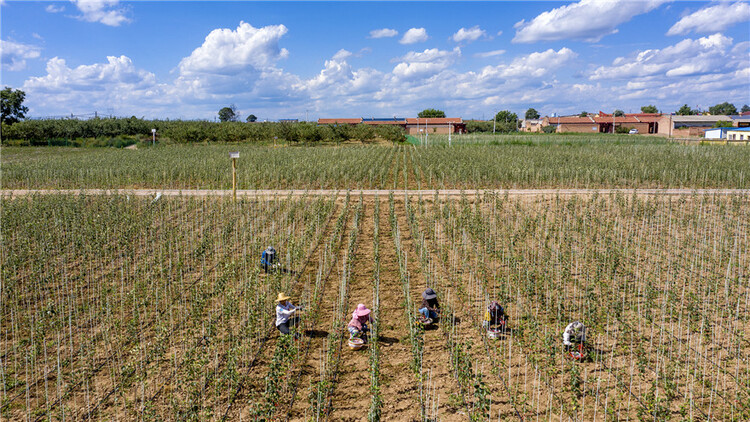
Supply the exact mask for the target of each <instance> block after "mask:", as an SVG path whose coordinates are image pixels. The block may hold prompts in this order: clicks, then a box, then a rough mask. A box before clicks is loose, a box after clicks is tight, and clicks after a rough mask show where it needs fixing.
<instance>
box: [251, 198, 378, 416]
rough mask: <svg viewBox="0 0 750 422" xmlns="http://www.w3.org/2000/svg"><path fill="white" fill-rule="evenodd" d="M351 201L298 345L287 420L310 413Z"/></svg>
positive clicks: (329, 326)
mask: <svg viewBox="0 0 750 422" xmlns="http://www.w3.org/2000/svg"><path fill="white" fill-rule="evenodd" d="M355 201H357V200H356V199H352V203H351V204H350V207H349V208H350V209H349V211H348V215H347V216H346V219H347V223H346V225H345V227H344V230H343V234H342V238H341V242H340V244H339V247H338V249H337V250H336V252H335V253H336V254H337V258H336V260H335V261H334V262H333V264H332V265H333V267H332V269H331V271H330V273H329V275H328V277H327V278H326V280H324V285H323V291H322V297H321V303H320V308H319V317H318V319H317V321H314V325H312V326H311V330H310V334H308V335H306V338H307V342H306V343H305V342H304V341H303V345H302V346H301V347H303V349H302V352H301V353H303V356H302V359H303V360H304V361H303V362H301V366H300V367H299V370H298V371H297V372H296V373H295V374H294V375H293V376H295V377H298V380H297V384H296V391H293V392H292V395H293V397H291V399H292V400H293V403H292V406H291V408H290V409H289V415H288V416H289V420H307V419H308V418H309V417H311V415H310V414H309V413H308V411H309V410H310V400H309V394H310V391H311V386H312V385H313V384H314V383H315V382H317V381H319V380H320V377H321V364H322V363H323V362H325V360H326V352H327V349H328V337H329V336H330V335H331V334H332V333H333V330H335V329H336V328H337V327H333V326H332V323H333V322H334V320H335V313H336V305H337V300H338V291H339V288H340V282H341V278H342V273H341V271H342V265H343V262H344V260H345V257H346V254H347V241H348V239H349V236H350V235H351V233H352V231H353V230H355V229H356V228H355V227H354V222H353V219H354V213H355V212H356V211H355V210H354V208H355V207H356V203H355ZM365 209H366V208H365ZM355 259H356V258H355ZM347 322H348V320H347ZM243 419H244V418H243Z"/></svg>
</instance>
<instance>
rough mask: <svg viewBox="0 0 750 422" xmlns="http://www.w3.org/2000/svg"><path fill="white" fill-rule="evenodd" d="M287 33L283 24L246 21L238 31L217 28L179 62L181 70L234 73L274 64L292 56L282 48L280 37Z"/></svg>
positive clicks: (188, 71)
mask: <svg viewBox="0 0 750 422" xmlns="http://www.w3.org/2000/svg"><path fill="white" fill-rule="evenodd" d="M286 33H287V28H286V26H284V25H269V26H264V27H262V28H255V27H253V26H252V25H250V24H249V23H246V22H240V24H239V26H238V27H237V29H236V30H232V29H229V28H221V29H214V30H213V31H211V32H210V33H209V34H208V35H207V36H206V39H205V40H204V42H203V44H202V45H201V46H200V47H198V48H196V49H195V50H193V52H192V53H191V54H190V56H188V57H185V58H184V59H182V60H181V61H180V64H179V68H180V73H181V74H183V75H186V74H194V73H208V74H220V75H231V74H236V73H239V72H242V71H244V70H248V69H250V68H254V69H264V68H269V67H272V65H273V64H274V63H276V62H277V61H278V60H279V59H282V58H285V57H287V56H288V55H289V52H288V51H287V50H286V49H285V48H279V39H280V38H281V37H282V36H284V34H286Z"/></svg>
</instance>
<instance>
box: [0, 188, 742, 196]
mask: <svg viewBox="0 0 750 422" xmlns="http://www.w3.org/2000/svg"><path fill="white" fill-rule="evenodd" d="M347 192H349V193H350V194H351V196H352V197H356V196H359V195H360V193H361V194H362V195H364V196H376V195H377V196H379V197H381V198H387V197H388V194H389V193H391V192H397V193H398V194H399V195H403V194H407V193H408V194H409V195H410V196H418V195H422V196H423V197H425V198H432V197H434V196H435V195H436V194H437V195H438V196H440V197H450V196H462V195H466V196H475V195H484V194H497V195H509V196H554V195H593V194H600V195H602V194H604V195H606V194H623V195H634V194H635V195H674V196H677V195H748V196H750V189H443V190H440V189H421V190H419V189H408V190H403V189H395V190H387V189H352V190H349V191H347V190H346V189H313V190H305V189H258V190H238V191H237V196H238V197H241V198H256V197H266V196H282V197H283V196H301V195H308V196H321V195H322V196H331V195H334V194H336V195H339V196H345V195H346V194H347ZM60 194H64V195H79V194H83V195H133V196H156V195H157V194H161V195H162V196H231V195H232V191H231V190H221V189H3V190H1V191H0V197H3V198H6V197H8V198H12V197H18V196H32V195H60Z"/></svg>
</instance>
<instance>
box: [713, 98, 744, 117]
mask: <svg viewBox="0 0 750 422" xmlns="http://www.w3.org/2000/svg"><path fill="white" fill-rule="evenodd" d="M708 112H709V113H711V114H714V115H722V114H723V115H725V116H731V115H733V114H737V107H735V106H734V104H730V103H728V102H726V101H724V102H723V103H721V104H716V105H715V106H713V107H709V108H708Z"/></svg>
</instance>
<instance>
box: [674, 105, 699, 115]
mask: <svg viewBox="0 0 750 422" xmlns="http://www.w3.org/2000/svg"><path fill="white" fill-rule="evenodd" d="M677 114H678V115H680V116H692V115H693V114H697V111H695V110H693V109H692V108H690V106H689V105H687V104H685V105H683V106H682V107H680V109H679V110H677Z"/></svg>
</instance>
